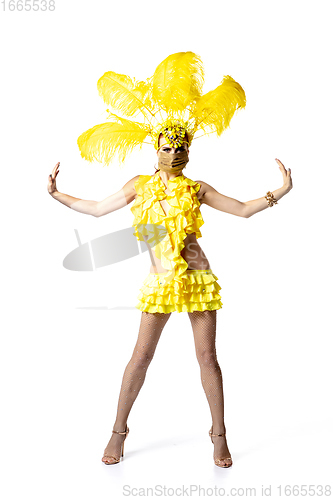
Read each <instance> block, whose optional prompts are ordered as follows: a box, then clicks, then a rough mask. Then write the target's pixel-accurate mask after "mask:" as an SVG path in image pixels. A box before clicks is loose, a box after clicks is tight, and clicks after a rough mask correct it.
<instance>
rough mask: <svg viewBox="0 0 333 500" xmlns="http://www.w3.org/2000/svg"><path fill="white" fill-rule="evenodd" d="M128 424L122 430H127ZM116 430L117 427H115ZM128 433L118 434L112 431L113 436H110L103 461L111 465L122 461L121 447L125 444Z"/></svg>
mask: <svg viewBox="0 0 333 500" xmlns="http://www.w3.org/2000/svg"><path fill="white" fill-rule="evenodd" d="M126 428H127V427H126V425H125V427H124V429H122V430H121V432H123V431H124V432H125V429H126ZM114 430H116V429H114ZM126 436H127V434H125V433H124V434H116V433H112V436H111V438H110V441H109V442H108V444H107V446H106V448H105V450H104V455H103V458H102V462H104V463H105V464H108V465H111V464H117V463H119V462H120V455H121V448H122V445H123V442H124V441H125V439H126Z"/></svg>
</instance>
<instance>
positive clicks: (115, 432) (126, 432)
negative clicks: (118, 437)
mask: <svg viewBox="0 0 333 500" xmlns="http://www.w3.org/2000/svg"><path fill="white" fill-rule="evenodd" d="M112 432H113V433H114V434H126V436H125V439H126V438H127V434H128V433H129V428H128V427H127V424H126V429H125V430H124V431H123V432H119V431H112ZM125 439H124V441H123V443H122V445H121V454H120V458H122V457H123V456H124V443H125ZM104 458H106V459H108V458H113V460H115V462H108V461H107V460H104ZM120 458H117V457H114V456H113V455H104V456H103V458H102V462H103V463H104V464H105V465H113V464H118V463H119V462H120Z"/></svg>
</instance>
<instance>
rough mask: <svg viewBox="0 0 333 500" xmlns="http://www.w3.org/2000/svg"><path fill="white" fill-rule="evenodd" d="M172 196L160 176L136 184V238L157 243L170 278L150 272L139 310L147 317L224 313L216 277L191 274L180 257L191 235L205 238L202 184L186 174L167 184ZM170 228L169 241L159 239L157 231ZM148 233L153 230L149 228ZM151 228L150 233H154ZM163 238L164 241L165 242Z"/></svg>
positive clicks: (205, 273) (207, 273) (142, 178)
mask: <svg viewBox="0 0 333 500" xmlns="http://www.w3.org/2000/svg"><path fill="white" fill-rule="evenodd" d="M168 188H169V190H170V191H171V192H172V195H170V196H168V195H166V194H165V192H164V190H165V186H164V183H163V181H162V180H161V178H160V176H159V174H158V172H157V173H156V174H155V175H154V176H150V175H140V177H139V179H138V180H137V181H136V183H135V189H136V191H137V193H138V196H137V198H136V200H135V203H134V205H133V206H132V207H131V211H132V212H133V214H134V222H133V225H135V226H136V232H135V234H136V235H137V238H138V239H139V240H141V241H144V237H143V236H144V235H147V236H148V237H149V239H148V243H151V242H152V243H155V242H156V240H157V241H158V243H156V244H155V246H154V250H155V254H156V256H157V257H158V258H159V259H161V263H162V266H163V267H164V268H165V269H169V271H166V272H165V273H149V275H148V277H147V278H146V279H145V281H144V283H143V287H142V288H141V290H140V293H139V296H138V299H139V303H138V305H137V306H136V307H137V308H138V309H140V310H141V311H146V312H152V313H155V312H162V313H169V312H175V311H177V312H193V311H204V310H206V309H209V310H214V309H220V308H221V307H222V303H221V301H220V299H221V296H220V295H219V294H218V291H219V290H220V289H221V287H220V285H219V284H218V283H217V276H215V274H213V272H212V271H211V270H210V269H209V270H187V268H188V264H187V262H186V261H185V260H184V259H183V257H182V256H181V255H180V252H181V250H182V249H183V248H184V243H183V240H184V239H185V238H186V236H187V234H190V233H195V235H196V238H201V236H202V235H201V232H200V227H201V226H202V224H204V221H203V219H202V216H201V213H200V208H199V206H200V203H199V201H198V199H197V197H196V193H197V192H198V191H199V189H200V184H198V183H197V182H194V181H192V180H191V179H188V178H186V177H184V175H183V174H180V175H178V176H177V177H175V178H173V179H171V180H169V181H168ZM164 198H166V199H167V201H168V203H169V205H170V209H169V211H168V214H167V215H166V214H165V213H164V211H163V208H162V207H161V204H160V202H159V200H162V199H164ZM162 226H164V227H165V228H166V234H165V236H164V235H163V234H162V236H160V235H159V234H156V231H154V230H155V229H156V227H157V228H161V227H162ZM147 228H148V229H147ZM149 229H150V230H149ZM163 236H164V237H163Z"/></svg>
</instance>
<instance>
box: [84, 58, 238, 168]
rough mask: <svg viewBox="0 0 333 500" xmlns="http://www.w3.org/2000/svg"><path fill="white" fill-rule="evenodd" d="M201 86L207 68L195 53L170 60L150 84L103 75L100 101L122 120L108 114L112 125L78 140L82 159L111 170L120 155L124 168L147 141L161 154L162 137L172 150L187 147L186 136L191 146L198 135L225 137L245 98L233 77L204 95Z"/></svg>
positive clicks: (93, 131)
mask: <svg viewBox="0 0 333 500" xmlns="http://www.w3.org/2000/svg"><path fill="white" fill-rule="evenodd" d="M203 83H204V70H203V64H202V61H201V58H200V57H199V56H198V55H197V54H194V53H193V52H177V53H176V54H171V55H170V56H168V57H167V58H166V59H164V61H162V62H161V63H160V64H159V65H158V66H157V68H156V70H155V73H154V74H153V76H152V77H150V78H148V79H147V80H146V81H136V80H135V78H131V77H129V76H126V75H121V74H118V73H114V72H113V71H108V72H106V73H104V75H103V76H102V77H101V78H100V79H99V80H98V82H97V89H98V92H99V95H100V96H101V97H102V99H103V100H104V102H105V103H106V104H107V105H109V106H110V107H111V108H112V109H113V110H117V112H119V113H120V114H121V115H123V116H122V117H121V116H118V115H116V114H114V113H113V112H111V111H110V110H109V109H107V112H108V113H109V115H108V117H107V118H108V119H110V121H108V122H106V123H101V124H100V125H95V126H94V127H92V128H90V129H89V130H87V131H86V132H84V133H83V134H81V135H80V137H79V138H78V141H77V143H78V146H79V149H80V152H81V156H82V158H85V159H86V160H88V161H90V162H91V161H94V160H97V161H99V162H102V163H105V164H106V165H108V164H109V163H110V162H111V161H112V160H113V159H114V157H115V156H116V155H117V156H118V159H119V161H120V162H121V163H122V162H124V160H125V158H126V156H127V154H129V153H130V152H131V151H132V150H133V148H135V147H136V146H139V147H141V146H142V144H143V143H144V142H146V141H145V139H146V138H147V137H148V138H150V140H151V143H152V144H153V145H154V146H155V149H158V139H159V136H160V134H161V133H163V135H164V137H165V138H166V140H167V142H168V143H169V144H170V145H172V146H174V147H179V146H180V145H181V144H182V143H183V142H186V139H185V133H186V135H187V137H188V144H189V145H190V144H191V142H192V140H193V138H194V135H195V133H196V132H197V131H201V132H203V134H202V135H206V134H210V133H213V132H215V133H216V134H217V135H218V136H219V135H221V134H222V132H223V131H224V130H225V129H226V128H227V127H229V125H230V121H231V119H232V117H233V116H234V113H235V111H236V110H237V109H239V108H245V106H246V97H245V92H244V90H243V89H242V87H241V86H240V85H239V83H237V82H236V81H235V80H234V79H233V78H232V77H231V76H225V77H224V78H223V80H222V82H221V83H220V85H219V86H218V87H216V89H215V90H211V91H210V92H207V93H206V94H203V95H202V86H203ZM137 120H139V121H137ZM202 135H201V136H200V137H202Z"/></svg>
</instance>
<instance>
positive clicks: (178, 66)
mask: <svg viewBox="0 0 333 500" xmlns="http://www.w3.org/2000/svg"><path fill="white" fill-rule="evenodd" d="M203 81H204V70H203V64H202V61H201V58H200V57H199V56H198V55H196V54H194V53H193V52H178V53H176V54H171V55H170V56H168V57H167V58H166V59H164V61H162V62H161V63H160V64H159V65H158V66H157V68H156V70H155V73H154V76H153V82H152V85H153V89H152V97H153V99H154V100H155V101H156V103H158V105H159V106H160V108H161V109H163V110H164V111H167V112H168V114H169V115H170V112H171V113H173V112H177V111H183V110H185V109H186V107H187V106H188V105H189V104H190V103H191V102H192V101H193V100H194V99H197V98H198V97H199V96H200V95H201V90H202V85H203Z"/></svg>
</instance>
